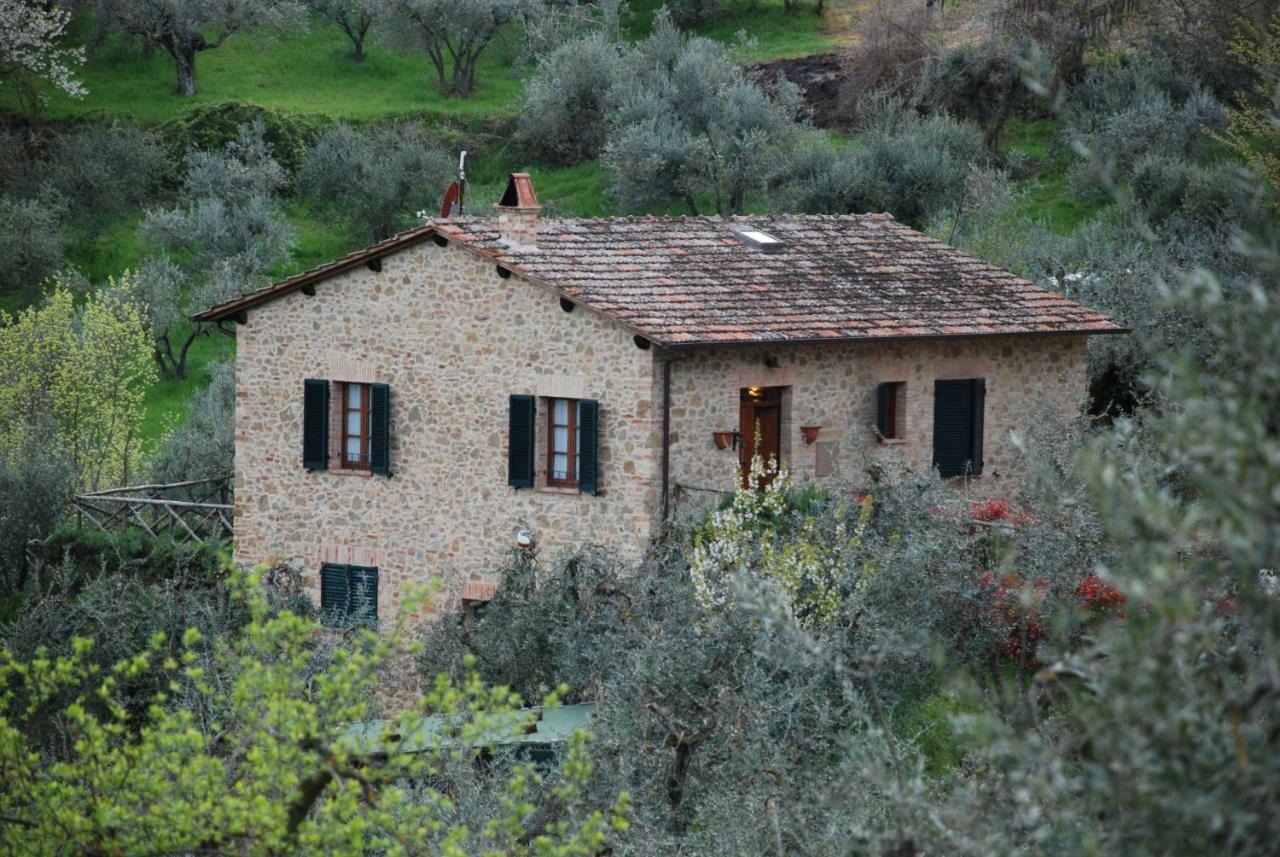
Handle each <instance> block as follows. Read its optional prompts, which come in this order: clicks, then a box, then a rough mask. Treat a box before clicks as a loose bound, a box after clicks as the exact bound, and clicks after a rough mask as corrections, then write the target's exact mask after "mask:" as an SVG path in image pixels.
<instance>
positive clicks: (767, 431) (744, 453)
mask: <svg viewBox="0 0 1280 857" xmlns="http://www.w3.org/2000/svg"><path fill="white" fill-rule="evenodd" d="M741 403H742V404H741V405H740V407H739V425H738V431H739V432H741V434H742V442H741V443H740V444H738V466H739V468H740V469H741V472H742V484H743V485H744V486H746V487H751V486H749V485H748V483H747V478H748V475H749V474H750V473H751V459H752V458H754V457H755V456H757V455H758V456H760V458H761V459H762V460H763V461H765V462H768V461H770V460H772V461H773V462H774V464H775V465H776V464H777V463H778V462H779V461H780V460H781V458H782V388H781V387H748V388H746V389H744V390H743V391H742V394H741ZM771 481H772V477H770V478H766V479H765V480H764V484H765V485H767V484H769V482H771ZM757 487H763V486H757Z"/></svg>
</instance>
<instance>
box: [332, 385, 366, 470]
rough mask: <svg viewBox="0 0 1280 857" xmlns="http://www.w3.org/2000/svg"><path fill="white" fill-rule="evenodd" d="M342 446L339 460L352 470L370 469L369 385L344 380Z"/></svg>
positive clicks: (342, 386) (342, 389)
mask: <svg viewBox="0 0 1280 857" xmlns="http://www.w3.org/2000/svg"><path fill="white" fill-rule="evenodd" d="M339 387H340V388H341V390H340V393H341V397H340V401H341V402H342V419H341V423H342V446H341V448H340V449H341V451H340V453H339V458H338V461H339V463H340V466H342V467H345V468H348V469H350V470H368V469H369V385H368V384H357V383H354V382H342V383H341V384H339Z"/></svg>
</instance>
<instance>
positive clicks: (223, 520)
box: [71, 476, 234, 544]
mask: <svg viewBox="0 0 1280 857" xmlns="http://www.w3.org/2000/svg"><path fill="white" fill-rule="evenodd" d="M71 505H72V507H73V508H74V509H75V511H76V513H77V515H79V516H80V517H81V519H82V520H88V521H89V522H90V523H92V524H94V525H95V526H96V527H97V528H98V529H100V530H102V531H103V532H104V533H111V532H117V531H119V530H123V529H128V528H130V527H137V528H138V529H141V530H144V531H146V532H147V533H149V534H150V535H152V536H158V535H161V534H163V533H168V534H169V535H172V536H173V537H175V538H179V539H189V540H192V541H196V542H200V543H201V544H203V543H205V542H217V541H222V540H224V539H230V538H231V536H232V533H233V529H232V522H233V520H234V518H233V516H232V512H233V509H234V504H233V488H232V483H231V477H229V476H222V477H216V478H213V479H194V480H191V481H189V482H172V483H169V484H165V485H132V486H129V487H125V488H111V489H108V490H106V491H93V492H90V493H88V494H77V495H76V496H75V497H74V498H73V499H72V501H71Z"/></svg>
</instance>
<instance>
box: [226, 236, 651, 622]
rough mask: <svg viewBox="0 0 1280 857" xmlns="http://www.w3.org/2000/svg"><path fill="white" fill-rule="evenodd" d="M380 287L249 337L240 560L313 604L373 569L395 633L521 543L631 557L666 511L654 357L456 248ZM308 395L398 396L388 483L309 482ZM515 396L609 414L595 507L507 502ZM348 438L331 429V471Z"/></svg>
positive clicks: (364, 272) (260, 318)
mask: <svg viewBox="0 0 1280 857" xmlns="http://www.w3.org/2000/svg"><path fill="white" fill-rule="evenodd" d="M381 268H382V270H381V271H380V272H375V271H372V270H369V269H368V268H366V267H363V266H362V267H359V268H356V269H354V270H352V271H349V272H346V273H343V274H340V275H338V276H335V277H332V278H330V279H328V280H325V281H324V282H321V283H319V284H317V286H316V288H315V292H316V293H315V295H314V296H311V297H308V296H307V295H305V294H303V293H302V292H293V293H291V294H288V295H286V296H283V297H281V298H279V299H278V300H275V301H272V302H270V303H267V304H264V305H262V306H260V307H256V308H254V309H253V310H252V311H250V312H249V314H248V319H247V323H245V324H242V325H240V327H239V331H238V346H237V348H238V354H237V370H236V385H237V388H236V509H235V513H236V537H235V556H236V559H237V560H238V561H241V562H246V563H261V562H272V561H276V560H286V561H295V562H299V563H301V564H303V565H304V566H305V567H306V568H307V569H308V570H309V571H311V572H314V574H313V575H312V576H311V577H310V579H311V580H312V583H313V595H314V596H315V597H316V598H317V599H318V597H319V576H318V572H319V566H320V563H322V562H330V561H333V562H351V563H353V564H360V565H373V566H376V567H377V568H378V569H379V614H380V618H383V619H386V618H387V617H389V616H390V615H391V613H392V612H394V611H395V609H396V607H397V605H398V603H399V597H400V591H401V588H402V586H403V583H404V582H405V581H407V580H412V581H419V582H426V581H430V580H432V579H441V580H442V581H443V582H444V588H443V591H442V593H441V596H440V597H439V598H437V602H440V601H441V600H445V601H447V600H448V599H450V598H453V597H456V596H458V595H460V594H461V591H462V589H463V587H464V586H465V585H466V584H467V583H468V582H471V583H477V582H478V583H484V582H485V581H486V578H487V576H488V575H489V574H491V573H492V571H493V569H494V568H495V567H496V566H497V565H498V564H499V563H500V562H501V560H502V557H503V554H504V552H506V551H510V550H512V549H513V548H514V544H515V535H516V532H517V531H518V530H519V529H520V528H522V527H528V528H529V529H531V530H532V531H533V532H534V533H535V535H536V536H537V538H538V541H539V549H540V550H541V551H542V552H543V553H544V554H553V553H554V552H556V551H557V550H558V549H560V548H562V547H565V546H568V545H574V544H582V543H587V542H595V543H600V544H607V545H613V546H617V547H618V548H620V549H621V550H622V551H623V552H624V553H625V554H626V555H628V556H629V557H631V558H636V557H638V555H639V553H640V551H641V550H642V549H643V546H644V544H645V542H646V539H647V536H648V533H649V531H650V528H651V526H652V516H653V513H654V510H655V509H657V508H658V506H659V497H658V491H659V473H658V461H659V453H658V450H659V448H660V438H659V432H660V429H661V423H660V419H659V417H660V415H659V414H658V409H657V408H656V407H655V402H656V399H655V394H656V393H655V386H654V377H655V376H654V359H653V353H652V352H651V351H642V350H640V349H639V348H637V347H636V344H635V343H634V341H633V339H632V335H631V333H629V332H627V331H625V330H623V329H621V328H619V327H618V326H617V325H615V324H613V323H612V322H609V321H606V320H604V319H603V318H601V317H600V316H598V315H595V314H593V313H591V312H589V311H587V310H585V309H583V308H581V307H578V308H575V309H574V310H573V311H572V312H565V311H564V310H563V309H562V308H561V306H560V302H559V298H558V297H557V296H556V295H555V294H553V293H551V292H549V291H547V290H545V289H543V288H541V287H538V286H535V285H532V284H530V283H528V282H526V281H523V280H521V279H520V278H519V277H515V276H512V277H510V278H506V279H504V278H503V277H501V276H499V273H498V271H497V269H496V267H495V266H494V264H493V263H492V262H491V261H488V260H486V259H484V258H483V257H481V256H478V255H477V254H475V253H472V252H471V251H468V250H466V249H463V248H461V247H459V246H457V245H456V244H449V245H448V246H446V247H439V246H437V245H436V244H434V243H432V242H431V241H423V242H421V243H418V244H416V245H414V246H412V247H410V248H408V249H405V250H402V251H400V252H398V253H395V254H392V255H389V256H387V257H385V258H383V259H382V264H381ZM307 378H324V379H328V380H330V381H333V382H341V381H354V382H381V383H386V384H388V385H389V386H390V389H391V403H392V404H391V470H392V475H391V476H390V477H389V478H388V477H383V476H371V475H369V474H368V473H367V472H366V471H351V470H342V469H338V468H335V467H331V468H330V469H328V470H321V471H314V472H313V471H307V470H305V469H303V466H302V449H301V439H302V411H303V395H302V394H303V381H304V380H305V379H307ZM513 394H535V395H538V396H540V397H542V396H574V397H585V398H594V399H597V400H598V401H599V402H600V409H601V438H600V472H601V489H602V490H601V492H600V493H599V494H598V495H587V494H579V493H577V492H576V491H572V490H568V491H566V490H563V489H549V488H545V487H540V488H535V489H532V490H529V489H525V490H519V491H517V490H515V489H512V488H510V487H509V486H508V485H507V470H506V468H507V437H506V435H507V411H508V397H509V396H510V395H513ZM333 399H334V400H335V407H336V399H337V394H336V392H335V394H334V395H333ZM539 403H540V412H543V411H544V409H545V403H544V402H543V401H542V399H539ZM540 417H542V413H540ZM339 424H340V423H339V421H338V420H337V418H336V415H335V416H334V417H331V419H330V426H331V431H330V443H331V452H332V453H333V454H334V456H335V457H336V452H337V446H336V444H337V440H336V437H335V436H336V435H337V434H338V432H337V431H336V427H337V426H338V425H339ZM544 427H545V417H542V419H541V420H540V423H539V433H538V439H539V450H540V453H541V454H540V455H539V457H538V468H539V472H540V474H541V478H543V479H544V478H545V473H546V461H545V451H543V449H542V448H543V447H544V446H545V437H546V436H545V432H544V431H543V429H544ZM335 463H336V462H335ZM472 588H473V589H475V588H476V587H474V586H473V587H472ZM480 588H481V589H483V588H484V587H483V586H481V587H480Z"/></svg>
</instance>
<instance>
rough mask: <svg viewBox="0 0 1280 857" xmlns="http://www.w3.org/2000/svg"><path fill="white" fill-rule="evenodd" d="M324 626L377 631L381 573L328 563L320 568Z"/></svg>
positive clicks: (370, 569) (373, 569)
mask: <svg viewBox="0 0 1280 857" xmlns="http://www.w3.org/2000/svg"><path fill="white" fill-rule="evenodd" d="M320 614H321V622H322V623H323V624H324V625H326V626H328V627H330V628H353V627H364V628H372V629H376V628H377V627H378V569H376V568H372V567H370V566H362V565H340V564H337V563H325V564H324V565H322V566H321V567H320Z"/></svg>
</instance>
